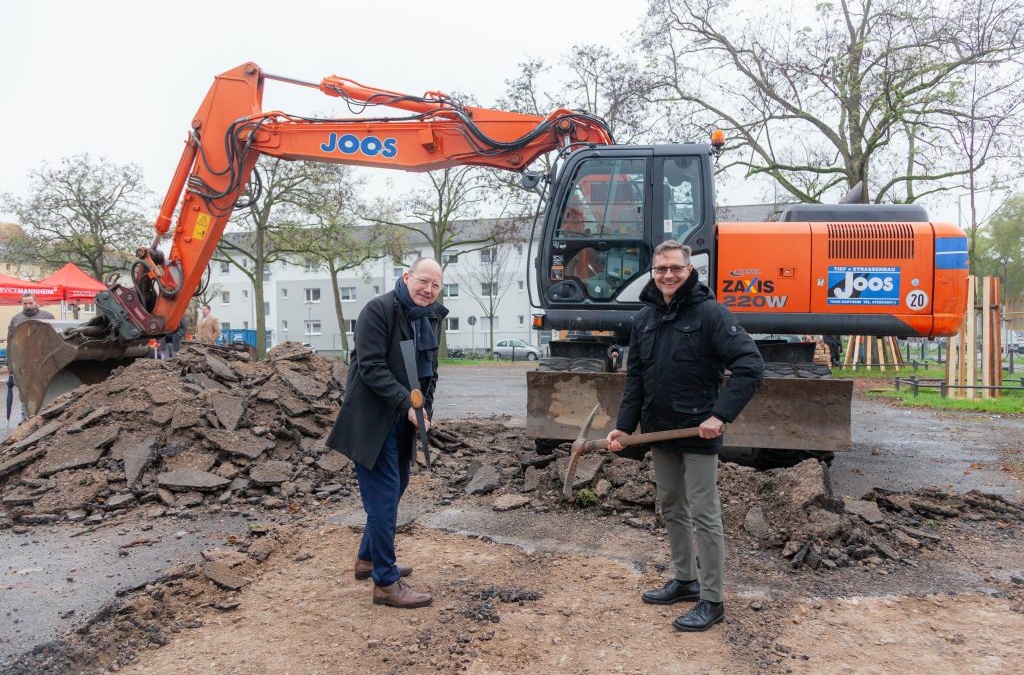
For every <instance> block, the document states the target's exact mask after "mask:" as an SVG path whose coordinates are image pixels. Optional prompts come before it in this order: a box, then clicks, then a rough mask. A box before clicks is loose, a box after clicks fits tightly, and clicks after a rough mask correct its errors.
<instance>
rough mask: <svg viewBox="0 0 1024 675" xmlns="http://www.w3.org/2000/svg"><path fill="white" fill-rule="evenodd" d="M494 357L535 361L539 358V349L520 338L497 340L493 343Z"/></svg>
mask: <svg viewBox="0 0 1024 675" xmlns="http://www.w3.org/2000/svg"><path fill="white" fill-rule="evenodd" d="M494 358H496V359H512V360H513V361H536V360H537V359H539V358H540V350H539V349H537V348H536V347H534V346H532V345H528V344H526V343H525V342H523V341H522V340H515V339H512V340H498V342H497V343H496V344H495V345H494Z"/></svg>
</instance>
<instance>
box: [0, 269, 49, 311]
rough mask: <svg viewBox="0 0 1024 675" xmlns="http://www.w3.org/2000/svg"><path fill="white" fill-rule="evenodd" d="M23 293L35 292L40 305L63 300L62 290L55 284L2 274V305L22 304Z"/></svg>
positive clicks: (0, 302) (0, 291) (0, 303)
mask: <svg viewBox="0 0 1024 675" xmlns="http://www.w3.org/2000/svg"><path fill="white" fill-rule="evenodd" d="M23 293H32V294H34V295H35V296H36V302H38V303H39V304H40V305H50V304H53V303H56V302H60V300H61V295H60V292H59V291H58V290H57V287H56V286H55V285H54V284H44V283H40V282H35V281H25V280H24V279H18V278H17V277H12V276H9V275H7V274H0V305H20V304H21V295H22V294H23Z"/></svg>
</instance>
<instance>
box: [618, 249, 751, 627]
mask: <svg viewBox="0 0 1024 675" xmlns="http://www.w3.org/2000/svg"><path fill="white" fill-rule="evenodd" d="M651 273H652V276H653V279H652V280H651V281H650V282H649V283H648V284H647V286H646V287H645V288H644V290H643V291H642V292H641V294H640V299H641V300H642V301H643V302H644V303H645V304H646V307H644V308H643V309H641V310H640V311H639V312H637V314H636V316H635V317H634V318H633V330H632V334H631V335H630V340H629V356H628V359H627V366H626V388H625V391H624V392H623V395H622V406H621V407H620V408H619V417H618V420H617V421H616V424H615V429H614V430H612V432H611V433H609V434H608V441H609V445H608V449H609V450H611V451H613V452H618V451H620V450H621V449H622V445H621V444H619V442H618V439H620V438H622V437H624V436H627V435H629V434H630V433H632V432H633V431H634V430H635V429H636V428H637V424H639V425H640V427H641V429H642V430H643V431H645V432H648V431H661V430H666V429H681V428H686V427H698V428H699V430H700V431H699V436H697V437H691V438H685V439H680V440H677V441H670V442H666V443H659V444H657V445H655V446H653V448H652V456H653V459H654V476H655V481H656V483H657V487H658V501H659V502H660V503H661V510H662V514H663V515H664V517H665V523H666V529H667V530H668V540H669V545H670V546H671V549H672V563H673V565H674V567H675V570H674V571H675V575H674V578H673V579H672V580H671V581H669V582H668V583H667V584H665V586H664V587H663V588H660V589H657V590H653V591H647V592H645V593H644V594H643V596H642V599H643V601H644V602H647V603H650V604H656V605H670V604H673V603H676V602H681V601H684V600H686V601H694V600H696V601H697V604H696V605H694V606H693V608H692V609H691V610H690V611H689V612H688V613H687V614H685V615H684V616H680V617H679V618H677V619H676V620H675V621H674V622H673V625H674V626H675V627H676V628H677V629H678V630H682V631H702V630H707V629H708V628H710V627H711V626H713V625H714V624H716V623H718V622H719V621H721V620H722V619H724V618H725V606H724V604H723V601H722V576H723V573H724V560H725V555H724V554H725V535H724V532H723V527H722V506H721V502H720V500H719V497H718V450H719V448H720V447H721V445H722V431H723V428H724V427H725V424H726V423H727V422H732V421H733V420H734V419H735V418H736V416H737V415H739V414H740V411H741V410H743V407H744V406H745V405H746V404H747V402H748V401H750V399H751V397H753V395H754V393H755V392H756V391H757V388H758V386H760V383H761V379H762V377H763V376H764V362H763V360H762V359H761V355H760V354H759V353H758V351H757V347H756V346H755V345H754V341H753V340H752V339H751V338H750V336H749V335H747V333H746V331H744V330H743V328H742V327H740V326H739V325H738V324H737V323H736V319H735V318H734V317H733V316H732V314H731V313H730V312H729V310H728V309H726V308H725V307H723V306H722V305H720V304H718V302H716V301H715V298H714V296H713V295H712V294H711V291H710V290H709V289H708V287H707V286H705V285H704V284H702V283H700V282H699V281H698V279H697V273H696V272H695V271H694V269H693V266H692V265H691V264H690V247H689V246H684V245H682V244H680V243H679V242H677V241H674V240H667V241H665V242H663V243H661V244H659V245H658V247H657V248H656V249H654V265H653V267H652V269H651ZM727 368H728V370H729V386H727V387H725V388H723V387H722V382H723V379H724V375H725V370H726V369H727ZM695 535H696V544H697V546H696V548H697V551H696V552H695V551H694V538H695ZM696 553H699V558H700V567H699V570H698V564H697V555H696Z"/></svg>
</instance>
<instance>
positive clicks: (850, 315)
mask: <svg viewBox="0 0 1024 675" xmlns="http://www.w3.org/2000/svg"><path fill="white" fill-rule="evenodd" d="M267 80H276V81H281V82H285V83H289V84H292V85H298V86H307V87H313V88H317V89H319V90H320V91H322V92H323V93H324V94H326V95H329V96H337V97H341V98H343V99H344V100H345V101H346V102H348V103H349V104H350V107H352V108H358V109H360V110H365V109H366V108H369V107H372V106H386V107H388V108H391V109H395V110H399V111H405V112H406V113H408V114H407V115H405V116H400V117H374V118H364V117H358V118H345V119H319V118H310V117H298V116H295V115H290V114H287V113H283V112H276V111H275V112H264V111H263V110H262V94H263V87H264V83H265V82H266V81H267ZM723 143H724V139H722V138H718V139H714V140H713V141H712V143H711V144H697V143H687V144H669V145H615V144H614V139H613V137H612V134H611V133H610V132H609V129H608V127H607V126H606V124H605V123H604V122H603V120H601V119H600V118H598V117H596V116H594V115H590V114H587V113H584V112H580V111H574V110H570V109H565V108H561V109H558V110H555V111H554V112H552V113H551V114H549V115H547V116H546V117H541V116H538V115H528V114H520V113H512V112H506V111H499V110H492V109H487V108H478V107H471V106H465V105H462V104H460V103H458V102H457V101H454V100H453V99H451V98H449V97H448V96H446V95H444V94H442V93H439V92H427V93H426V94H424V95H422V96H410V95H407V94H401V93H396V92H391V91H386V90H382V89H375V88H372V87H367V86H364V85H361V84H359V83H356V82H354V81H352V80H348V79H345V78H341V77H337V76H331V77H327V78H325V79H323V80H322V81H321V82H320V83H319V84H316V83H311V82H305V81H301V80H296V79H293V78H289V77H281V76H276V75H271V74H268V73H264V72H263V71H262V70H261V69H260V68H259V67H258V66H256V65H255V64H252V63H247V64H244V65H242V66H239V67H238V68H235V69H233V70H230V71H228V72H225V73H223V74H221V75H219V76H217V77H216V78H215V80H214V83H213V86H212V87H211V88H210V90H209V92H208V93H207V96H206V98H205V99H204V101H203V103H202V105H201V106H200V107H199V110H198V112H197V113H196V115H195V118H194V119H193V120H192V124H191V128H190V130H189V133H188V137H187V139H186V142H185V149H184V152H183V153H182V157H181V159H180V161H179V163H178V167H177V170H176V171H175V174H174V177H173V179H172V182H171V185H170V188H169V189H168V191H167V194H166V196H165V198H164V201H163V204H162V207H161V209H160V212H159V215H158V216H157V219H156V222H155V231H156V236H155V239H154V241H153V243H152V245H151V246H149V247H142V248H140V249H139V250H138V251H137V253H136V259H135V262H134V265H133V267H132V273H131V279H130V283H129V284H127V285H122V284H120V283H118V282H117V280H113V281H111V282H110V283H108V290H106V291H103V292H101V293H100V294H98V295H97V296H96V305H97V308H98V311H99V316H97V318H96V319H94V320H93V321H91V322H89V323H88V324H86V325H84V326H81V327H77V328H74V329H69V330H67V331H65V332H64V333H63V334H58V333H57V332H56V331H54V330H53V329H52V328H51V327H50V326H48V325H45V324H40V323H39V322H32V321H27V322H24V323H23V324H21V326H19V330H17V331H15V333H13V334H12V336H11V340H10V352H11V360H12V363H13V364H14V369H15V379H16V382H17V384H18V387H19V392H20V393H21V396H22V400H23V402H24V403H25V407H26V412H28V413H29V414H34V413H36V412H37V411H38V410H39V409H40V408H41V406H42V405H44V403H45V402H46V401H47V400H49V399H51V398H52V397H53V396H54V395H56V394H58V393H60V392H62V391H67V390H69V389H70V388H73V386H75V385H76V384H78V383H88V382H96V381H100V380H102V379H103V378H104V377H105V376H106V375H107V374H109V371H110V370H111V369H112V368H113V367H116V366H117V365H120V364H121V363H123V362H124V360H125V359H131V358H134V357H136V356H139V355H141V354H142V353H145V352H146V351H147V350H146V342H147V341H148V340H149V339H151V338H154V337H158V336H161V335H164V334H166V333H169V332H172V331H173V330H175V329H176V328H177V326H178V323H179V322H180V321H181V320H182V317H183V315H184V313H185V311H186V308H187V306H188V303H189V300H190V299H191V297H192V296H193V294H194V293H195V292H196V290H197V288H199V286H200V284H201V283H202V279H203V277H204V274H205V272H206V269H207V266H208V263H209V261H210V258H211V257H212V255H213V253H214V250H215V248H216V246H217V243H218V241H219V239H220V237H221V235H222V233H223V231H224V228H225V225H226V224H227V221H228V219H229V217H230V215H231V213H232V211H233V209H235V208H238V206H239V200H240V199H242V198H243V191H244V188H245V187H246V184H247V183H248V181H249V180H250V178H251V176H252V175H253V168H254V166H255V164H256V161H257V159H258V158H259V156H260V155H270V156H273V157H279V158H282V159H286V160H305V161H317V162H334V163H343V164H355V165H361V166H367V167H380V168H392V169H401V170H405V171H431V170H435V169H440V168H445V167H451V166H460V165H478V166H484V167H490V168H501V169H505V170H508V171H515V172H521V173H522V174H523V186H524V187H526V188H528V189H533V190H535V191H536V192H537V193H538V194H539V195H540V197H541V202H540V205H539V206H538V209H537V213H538V215H537V222H536V224H535V229H536V228H539V234H537V236H536V237H535V238H534V240H535V242H536V252H537V259H536V288H535V289H532V290H534V291H535V293H536V297H537V299H538V300H539V308H540V309H542V310H543V312H542V314H539V315H538V316H537V317H535V320H534V325H535V327H536V328H538V329H542V330H549V329H552V330H565V331H572V332H575V333H584V334H591V335H577V336H574V337H572V338H570V339H567V340H564V341H558V342H556V343H553V344H552V347H551V350H552V355H553V356H556V357H558V356H561V357H563V359H564V361H566V362H569V363H572V362H574V361H588V360H589V361H591V362H597V363H599V364H602V366H601V367H599V368H597V370H599V371H600V372H589V373H577V372H572V371H571V370H569V371H565V372H535V373H530V374H529V375H530V376H529V377H528V381H527V382H528V391H529V393H528V396H529V401H528V421H527V428H528V431H530V432H531V433H532V434H533V435H534V436H535V437H537V438H547V439H571V438H575V434H576V431H577V429H578V427H579V425H580V423H581V422H582V421H583V419H584V418H586V417H587V414H588V413H589V412H590V410H591V409H592V408H593V405H594V404H595V403H599V404H600V405H601V414H600V415H598V416H597V419H596V421H595V423H594V425H593V428H594V430H595V432H596V431H598V430H603V429H605V428H607V426H608V425H610V424H613V423H614V419H615V411H616V408H617V406H618V398H617V396H618V394H619V393H620V392H621V382H622V379H623V374H622V373H621V372H615V370H616V364H617V363H620V362H621V359H613V358H608V354H611V353H613V350H616V349H617V350H618V352H616V353H618V354H621V350H622V347H621V345H622V344H624V343H625V341H626V340H627V339H628V331H629V326H630V317H631V316H632V314H633V313H634V312H635V311H636V310H637V309H639V307H640V304H639V294H640V289H641V288H642V287H643V285H644V284H645V283H646V281H647V279H648V278H649V270H650V265H651V258H652V254H653V250H654V247H655V246H657V245H658V244H659V243H660V242H661V241H663V240H665V239H669V238H673V239H677V240H680V241H682V242H684V243H686V244H688V245H690V246H691V247H692V249H693V252H694V254H693V261H694V264H695V266H696V267H697V268H698V270H699V272H700V274H701V278H702V280H703V281H705V282H707V283H708V284H709V285H710V286H711V288H712V289H713V290H715V293H716V295H717V297H718V298H719V299H720V300H721V301H722V302H723V303H725V304H726V305H728V306H729V307H730V308H731V309H732V310H733V311H734V312H735V313H736V314H737V315H738V317H739V318H740V321H741V323H743V325H744V327H745V328H746V329H747V330H748V331H750V332H751V333H766V334H780V333H785V334H804V333H818V334H821V333H824V334H845V335H851V334H857V335H897V336H939V335H951V334H953V333H955V332H956V331H957V330H958V329H959V327H960V325H961V324H962V322H963V320H964V316H965V313H966V274H967V246H966V237H965V236H964V233H963V232H962V231H961V230H959V229H958V228H957V227H955V226H953V225H949V224H942V223H933V222H930V221H929V220H928V218H927V216H926V214H924V212H923V210H921V209H918V208H917V207H913V206H907V207H904V206H867V205H835V206H821V205H808V206H806V207H800V208H795V209H793V210H792V211H790V212H789V213H788V214H787V215H786V216H784V218H783V222H777V223H719V222H717V221H716V217H715V197H714V181H713V173H714V160H715V159H716V158H717V156H718V154H719V153H720V152H721V148H722V145H723ZM549 152H556V153H557V155H556V161H555V162H554V163H553V168H552V170H551V171H550V172H546V173H537V172H531V171H529V170H528V167H529V166H530V165H531V163H532V162H534V160H536V159H537V158H538V157H540V156H541V155H543V154H545V153H549ZM246 198H247V199H256V198H258V183H256V184H254V190H253V194H250V195H247V196H246ZM175 218H176V220H175ZM172 222H173V223H174V227H173V231H172V227H171V226H172ZM168 232H170V233H171V245H170V249H169V252H168V253H167V254H166V255H165V254H164V253H163V252H162V251H161V250H160V243H161V241H162V240H163V238H164V237H165V235H167V234H168ZM44 329H45V330H44ZM596 333H601V334H600V335H598V334H596ZM772 346H773V345H772V343H770V342H766V343H765V344H764V347H763V349H762V353H763V354H765V356H766V360H769V361H773V360H775V359H774V358H773V356H772V355H771V354H770V353H769V352H771V351H772ZM776 346H777V345H776ZM776 351H778V350H776ZM588 357H593V358H589V359H588ZM790 360H791V359H790ZM808 360H809V359H808ZM824 381H825V380H821V381H819V384H818V385H817V386H818V388H817V389H815V388H814V387H813V385H812V386H811V387H810V388H801V387H800V386H796V385H798V384H800V383H805V384H806V378H800V379H798V380H794V384H793V385H785V384H783V385H778V386H774V387H773V386H765V387H763V388H762V391H761V392H760V393H759V394H758V395H757V397H755V402H757V401H758V400H760V401H761V402H762V403H763V404H764V405H763V410H762V411H760V412H759V411H757V410H756V409H755V410H754V411H753V412H751V410H750V406H748V410H747V411H745V412H744V415H743V416H742V417H741V418H746V419H747V421H748V422H749V429H750V433H749V434H748V433H746V432H744V431H743V425H741V424H738V423H737V424H734V425H732V427H731V430H730V433H731V434H733V436H734V438H735V439H736V440H737V441H742V442H744V443H745V444H748V445H749V443H747V439H748V438H750V439H756V440H758V442H761V443H762V444H763V445H764V447H778V448H791V449H812V448H822V449H829V447H827V446H830V447H831V448H832V449H848V446H849V445H850V442H849V422H850V400H851V398H852V388H851V387H850V386H849V385H850V383H849V382H843V381H838V380H831V381H830V383H829V384H825V385H822V384H821V383H820V382H824ZM766 385H768V383H767V382H766ZM812 401H813V404H814V406H815V408H814V409H815V410H817V411H818V413H819V414H818V417H821V418H823V419H824V418H829V419H830V420H831V421H827V422H824V423H821V424H819V426H818V428H816V429H813V430H811V431H810V432H809V431H808V430H807V429H806V428H805V427H806V426H807V425H808V422H809V420H808V416H807V414H806V412H807V410H808V406H809V405H811V402H812ZM752 405H753V403H752ZM786 409H788V412H787V410H786ZM830 411H831V412H830ZM787 414H791V415H793V416H794V423H793V424H792V425H790V426H791V427H792V428H788V427H787V426H786V425H785V424H781V423H780V420H781V418H782V417H784V416H786V415H787ZM737 422H739V420H737ZM812 432H813V433H812ZM727 442H729V435H728V434H727ZM844 445H845V446H847V447H843V446H844Z"/></svg>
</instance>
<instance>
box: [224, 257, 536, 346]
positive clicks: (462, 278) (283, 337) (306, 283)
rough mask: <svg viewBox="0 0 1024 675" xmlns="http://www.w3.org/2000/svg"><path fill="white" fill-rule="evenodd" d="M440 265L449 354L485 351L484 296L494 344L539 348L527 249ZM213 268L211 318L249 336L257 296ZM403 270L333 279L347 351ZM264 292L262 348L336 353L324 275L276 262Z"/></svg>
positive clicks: (370, 267) (391, 266)
mask: <svg viewBox="0 0 1024 675" xmlns="http://www.w3.org/2000/svg"><path fill="white" fill-rule="evenodd" d="M456 252H458V255H457V256H456V255H454V254H455V253H456ZM491 255H493V256H495V259H496V260H498V261H500V262H498V263H497V264H495V265H494V268H493V269H495V271H496V272H498V274H497V275H496V277H495V278H496V281H495V283H494V284H493V285H492V286H491V287H487V285H488V281H489V279H490V277H489V274H488V272H487V271H486V270H487V268H488V264H487V262H486V260H487V257H488V256H491ZM482 261H483V262H482ZM444 262H445V263H446V265H445V273H444V284H445V288H444V295H445V297H444V300H443V301H444V304H445V306H446V307H447V308H448V309H449V314H448V327H447V330H446V337H447V346H448V348H449V349H452V348H461V349H467V350H468V349H476V350H485V349H487V347H488V345H489V344H490V335H489V331H488V319H487V314H488V310H487V309H486V308H487V307H488V301H487V296H486V294H487V293H492V294H495V295H497V296H500V297H496V298H495V303H496V308H495V330H494V341H495V342H497V341H498V340H501V339H504V338H519V339H521V340H523V341H525V342H527V343H528V344H531V345H536V346H540V344H541V341H540V337H539V335H538V333H537V331H535V330H533V329H532V328H531V320H532V314H533V312H535V311H536V310H535V309H533V308H531V307H530V300H529V293H528V291H527V289H528V288H529V286H530V285H531V284H532V281H531V282H528V281H527V274H528V273H529V270H530V269H532V266H531V265H530V264H529V261H528V259H527V244H526V243H525V242H524V243H521V244H502V245H500V246H499V247H497V249H491V250H488V251H480V250H473V251H468V252H461V251H458V250H457V249H456V250H454V251H452V252H450V253H449V254H446V256H445V261H444ZM211 266H212V267H211V276H210V286H209V288H210V290H211V293H210V295H211V296H212V300H211V301H210V308H211V312H212V313H213V315H214V316H216V317H217V318H218V319H219V320H220V322H221V325H222V326H223V327H224V328H225V329H226V328H232V329H239V328H242V329H245V328H248V329H255V328H256V314H255V312H256V310H257V308H256V303H255V295H256V294H255V291H254V289H253V287H252V283H251V282H250V281H249V278H248V277H246V276H245V275H244V274H243V273H242V272H241V271H240V270H239V269H237V268H236V267H234V266H231V265H226V264H222V263H218V262H213V263H211ZM404 269H405V268H404V267H402V266H401V265H400V264H399V263H396V262H395V261H394V260H392V259H391V258H384V259H381V260H377V261H373V262H370V263H368V264H366V265H365V266H363V267H361V268H357V269H353V270H346V271H344V272H342V273H341V274H340V275H339V280H338V287H339V289H340V293H341V310H342V315H343V317H344V321H345V332H346V336H347V340H348V348H349V349H351V348H352V328H353V325H354V322H355V321H356V319H358V317H359V313H360V312H361V311H362V309H363V307H364V306H365V305H366V303H367V302H368V301H369V300H370V299H371V298H373V297H375V296H377V295H380V294H382V293H386V292H388V291H390V290H392V289H393V288H394V286H395V281H396V279H398V278H399V277H400V276H401V273H402V272H403V271H404ZM263 292H264V311H265V314H266V327H267V333H268V335H269V337H268V345H275V344H278V343H280V342H284V341H287V340H292V341H295V342H304V343H309V344H310V345H311V346H313V347H314V348H315V349H316V350H317V351H318V352H321V353H325V354H338V355H341V354H342V352H343V346H344V341H343V340H342V337H341V329H340V328H339V326H338V319H337V315H336V313H335V305H334V296H333V292H332V289H331V280H330V275H329V273H328V272H327V271H326V270H324V269H323V268H316V269H311V268H307V267H305V266H304V265H302V264H287V263H275V264H274V265H272V266H271V268H270V270H269V274H267V275H265V276H264V283H263ZM481 303H482V304H483V307H481ZM545 343H546V340H545Z"/></svg>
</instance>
